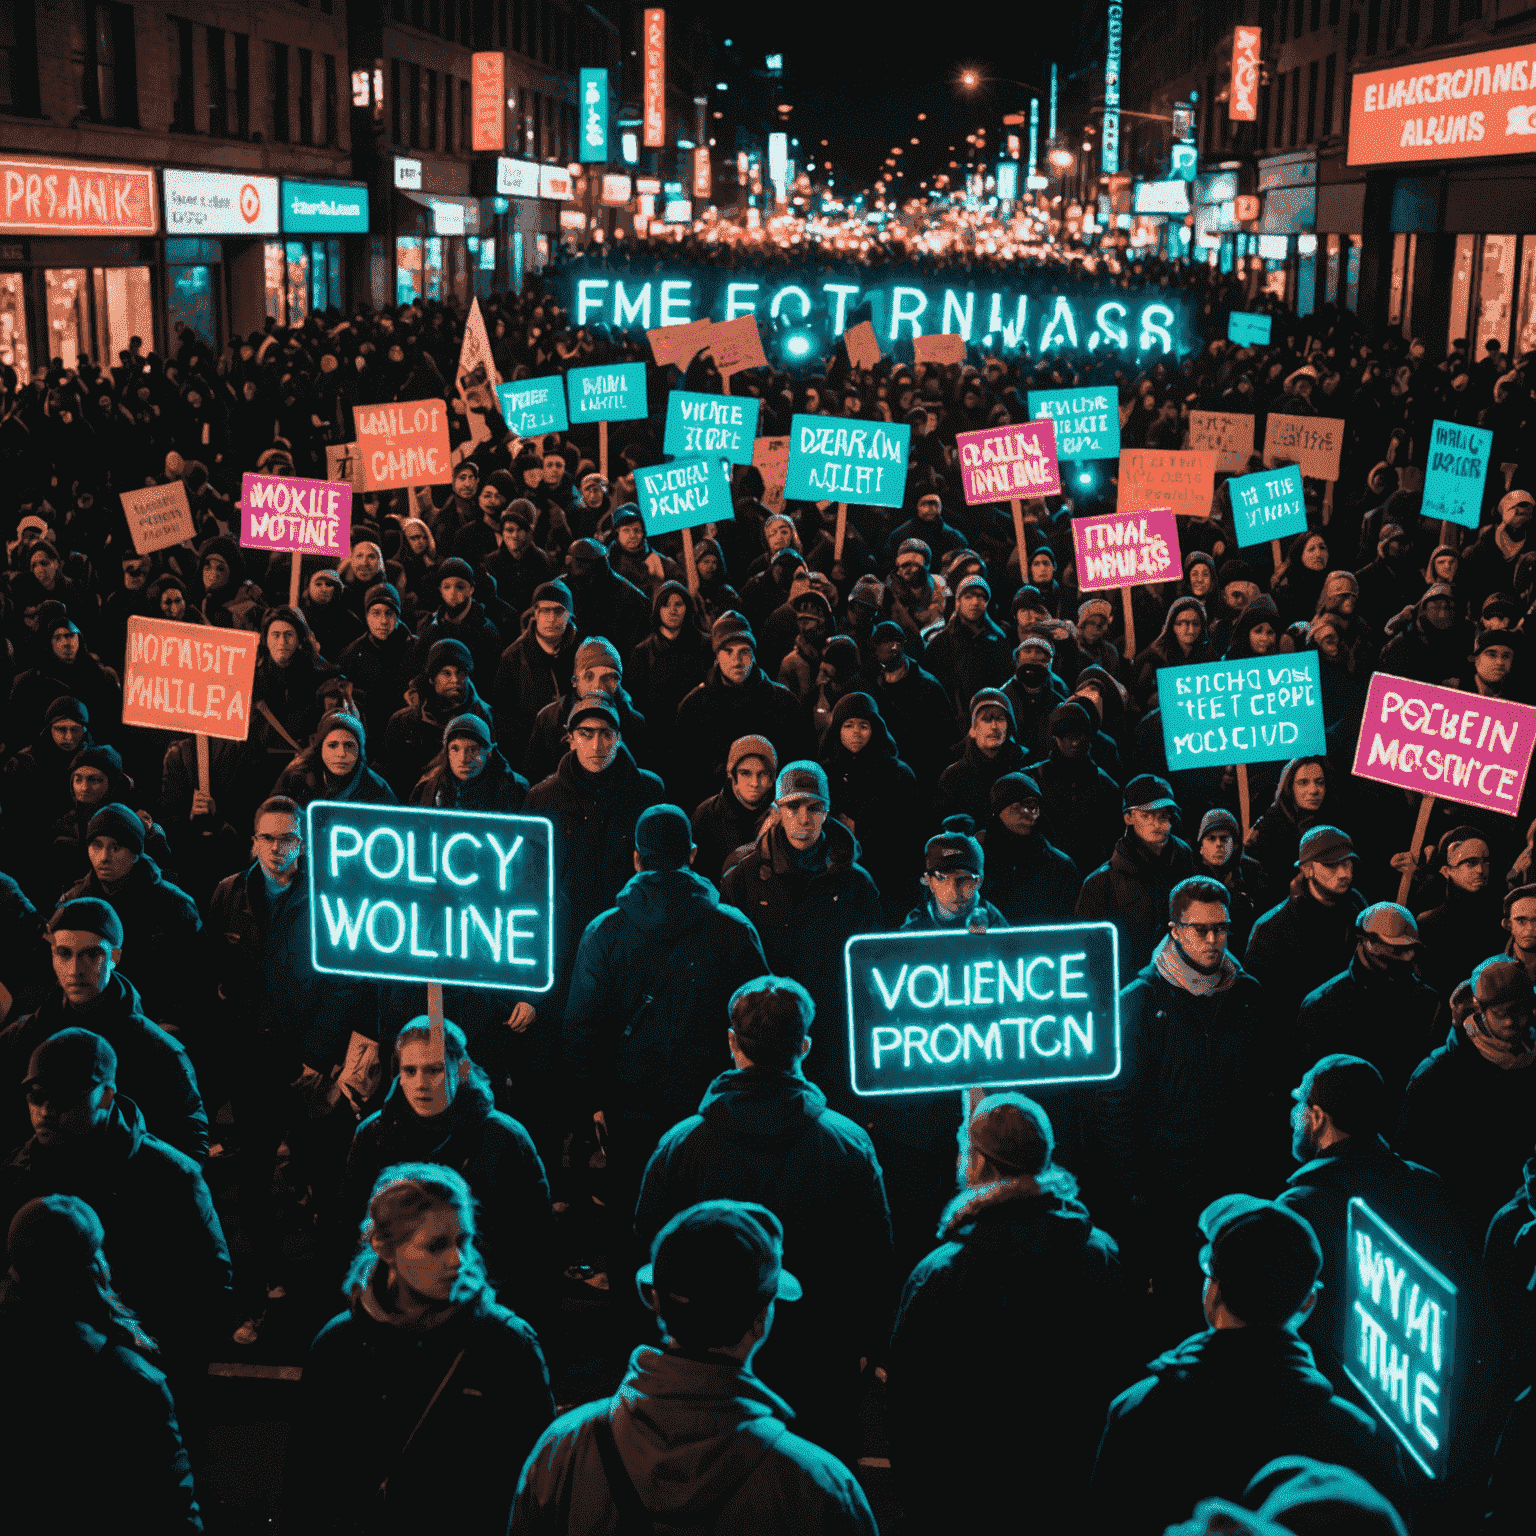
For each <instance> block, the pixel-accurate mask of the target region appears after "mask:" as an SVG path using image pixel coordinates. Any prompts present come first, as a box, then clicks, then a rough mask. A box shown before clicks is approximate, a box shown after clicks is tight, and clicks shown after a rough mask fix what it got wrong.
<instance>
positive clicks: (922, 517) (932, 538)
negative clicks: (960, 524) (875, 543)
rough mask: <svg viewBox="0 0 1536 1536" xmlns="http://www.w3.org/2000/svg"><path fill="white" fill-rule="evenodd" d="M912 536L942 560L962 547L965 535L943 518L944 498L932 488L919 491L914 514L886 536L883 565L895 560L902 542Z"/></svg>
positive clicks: (888, 566)
mask: <svg viewBox="0 0 1536 1536" xmlns="http://www.w3.org/2000/svg"><path fill="white" fill-rule="evenodd" d="M913 539H917V540H921V541H922V542H923V543H924V544H926V545H927V546H928V549H929V552H930V558H932V557H933V556H937V557H938V558H939V559H941V560H942V559H943V558H944V556H945V555H947V554H950V553H951V552H952V551H954V550H957V549H964V548H965V535H964V534H962V533H961V532H960V531H959V530H958V529H957V528H955V527H954V526H953V525H952V524H950V523H948V522H946V521H945V520H944V502H943V499H942V498H941V497H940V496H939V495H938V494H937V492H934V491H925V492H924V493H923V494H922V495H920V496H919V497H918V498H917V505H916V507H915V509H914V512H913V515H912V516H911V517H909V518H908V519H907V520H906V522H904V523H901V524H899V525H898V526H897V527H896V528H895V529H893V530H892V532H891V535H890V537H889V538H887V539H886V541H885V551H884V553H885V569H887V570H889V569H890V568H891V567H892V566H894V565H896V564H897V562H898V560H899V558H900V551H901V547H902V545H903V544H905V543H907V542H908V541H909V540H913Z"/></svg>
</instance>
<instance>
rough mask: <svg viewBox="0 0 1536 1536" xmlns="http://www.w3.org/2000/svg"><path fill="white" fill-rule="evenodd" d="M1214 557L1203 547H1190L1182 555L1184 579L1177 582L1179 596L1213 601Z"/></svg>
mask: <svg viewBox="0 0 1536 1536" xmlns="http://www.w3.org/2000/svg"><path fill="white" fill-rule="evenodd" d="M1215 590H1216V557H1215V556H1214V555H1211V554H1208V553H1207V552H1206V551H1205V550H1203V549H1192V550H1191V551H1190V552H1189V553H1188V554H1187V555H1185V557H1184V580H1183V581H1182V582H1180V583H1179V591H1178V595H1179V596H1180V597H1197V598H1199V599H1200V601H1201V602H1202V603H1207V604H1208V603H1211V602H1213V601H1214V597H1213V594H1214V592H1215Z"/></svg>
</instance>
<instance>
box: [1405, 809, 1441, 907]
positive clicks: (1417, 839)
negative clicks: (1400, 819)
mask: <svg viewBox="0 0 1536 1536" xmlns="http://www.w3.org/2000/svg"><path fill="white" fill-rule="evenodd" d="M1434 808H1435V797H1434V796H1433V795H1424V796H1423V797H1422V798H1421V799H1420V801H1419V819H1418V820H1417V821H1416V822H1414V824H1413V847H1412V848H1411V849H1410V850H1409V852H1410V853H1412V855H1413V863H1412V864H1410V865H1409V866H1408V868H1407V869H1405V870H1404V871H1403V878H1402V879H1401V880H1400V881H1399V882H1398V886H1397V904H1398V906H1400V907H1406V906H1407V905H1408V888H1409V887H1410V886H1411V885H1412V884H1413V872H1414V870H1415V869H1417V868H1418V866H1419V854H1420V852H1421V851H1422V849H1423V847H1424V834H1425V833H1426V832H1427V831H1428V830H1429V813H1430V812H1431V811H1432V810H1434Z"/></svg>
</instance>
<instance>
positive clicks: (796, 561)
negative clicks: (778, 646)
mask: <svg viewBox="0 0 1536 1536" xmlns="http://www.w3.org/2000/svg"><path fill="white" fill-rule="evenodd" d="M794 526H795V525H794V524H793V523H792V522H790V520H789V519H788V518H787V517H782V516H781V517H778V518H772V517H770V518H769V519H768V520H767V521H766V522H765V523H764V524H763V531H764V537H765V538H767V537H768V534H769V531H770V530H771V529H772V528H774V527H779V528H786V527H787V528H788V529H789V530H790V532H791V533H792V532H793V531H794ZM805 569H807V567H806V564H805V556H804V555H802V554H801V553H800V551H799V550H798V549H796V548H795V547H794V546H793V545H792V544H790V543H789V541H788V539H787V538H785V540H784V541H783V542H782V543H781V544H780V545H779V547H778V548H777V549H775V550H773V551H772V553H771V554H770V555H768V556H767V557H766V563H765V564H764V565H763V566H762V567H761V568H757V567H754V570H755V574H754V575H753V576H752V577H751V578H750V579H749V580H748V581H747V582H746V584H745V585H744V586H743V587H742V589H741V609H740V611H741V613H743V614H744V615H745V616H746V618H747V621H748V623H750V624H751V625H752V626H753V627H754V628H755V629H761V628H762V627H763V625H765V624H766V623H767V622H768V620H769V618H770V617H771V616H772V615H773V614H774V613H775V612H776V611H777V610H778V609H779V608H781V607H782V606H783V605H784V603H785V602H787V601H788V599H789V589H790V586H791V585H792V584H793V582H794V579H795V572H796V571H803V570H805Z"/></svg>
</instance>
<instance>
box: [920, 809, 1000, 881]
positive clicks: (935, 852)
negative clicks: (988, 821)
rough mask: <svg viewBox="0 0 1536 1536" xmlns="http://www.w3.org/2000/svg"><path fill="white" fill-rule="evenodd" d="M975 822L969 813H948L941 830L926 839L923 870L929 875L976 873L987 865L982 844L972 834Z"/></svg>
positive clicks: (979, 872) (979, 873) (978, 874)
mask: <svg viewBox="0 0 1536 1536" xmlns="http://www.w3.org/2000/svg"><path fill="white" fill-rule="evenodd" d="M975 830H976V823H975V822H974V821H972V820H971V818H970V817H969V816H950V817H947V818H946V819H945V822H944V829H943V831H941V832H939V833H938V834H937V835H936V836H934V837H930V838H929V839H928V844H927V847H926V848H925V849H924V850H923V870H924V872H925V873H926V874H930V875H976V876H978V877H979V876H980V875H981V874H982V872H983V871H984V869H985V867H986V863H985V858H984V856H983V854H982V851H981V844H980V843H978V842H977V841H976V839H975V838H974V837H972V836H971V834H972V832H974V831H975Z"/></svg>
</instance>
